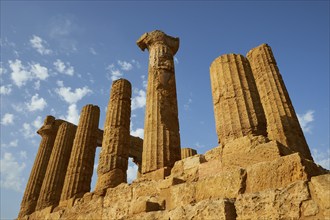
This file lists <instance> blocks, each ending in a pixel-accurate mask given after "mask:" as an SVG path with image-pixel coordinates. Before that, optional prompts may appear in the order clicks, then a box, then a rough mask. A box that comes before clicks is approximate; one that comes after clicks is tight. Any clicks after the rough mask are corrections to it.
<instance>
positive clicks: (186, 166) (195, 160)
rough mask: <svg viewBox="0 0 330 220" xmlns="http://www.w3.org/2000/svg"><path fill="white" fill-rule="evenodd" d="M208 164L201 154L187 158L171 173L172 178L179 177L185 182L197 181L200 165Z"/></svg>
mask: <svg viewBox="0 0 330 220" xmlns="http://www.w3.org/2000/svg"><path fill="white" fill-rule="evenodd" d="M204 162H206V160H205V158H204V156H203V155H201V154H197V155H194V156H192V157H187V158H185V159H182V160H180V161H177V162H176V163H175V164H174V166H173V168H172V171H171V177H177V178H179V179H182V180H184V181H197V180H198V170H199V164H201V163H204Z"/></svg>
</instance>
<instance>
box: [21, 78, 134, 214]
mask: <svg viewBox="0 0 330 220" xmlns="http://www.w3.org/2000/svg"><path fill="white" fill-rule="evenodd" d="M130 105H131V84H130V83H129V82H128V81H127V80H124V79H119V80H116V81H114V82H113V86H112V89H111V98H110V101H109V105H108V111H107V116H106V118H107V121H106V126H105V131H104V133H103V143H102V149H101V154H100V159H99V161H100V165H99V168H98V175H99V178H98V179H99V180H98V184H97V188H98V189H101V188H107V187H109V186H108V185H111V186H114V184H112V183H111V181H114V182H115V185H118V184H119V183H121V182H126V170H127V163H128V150H129V145H130V133H129V124H130V115H131V113H130ZM99 117H100V109H99V107H98V106H95V105H86V106H84V107H83V109H82V111H81V114H80V119H79V123H78V126H76V125H73V124H71V123H69V122H65V121H62V120H56V119H55V118H54V117H53V116H47V117H46V119H45V121H44V125H43V126H42V127H41V128H40V129H39V130H38V134H40V135H41V137H42V139H41V142H40V146H39V150H38V153H37V156H36V159H35V161H34V164H33V167H32V171H31V174H30V178H29V180H28V182H27V186H26V189H25V192H24V195H23V199H22V203H21V209H20V212H19V215H18V217H23V216H25V215H29V214H31V213H32V212H34V211H36V210H41V209H43V208H45V207H48V206H56V205H59V204H60V205H61V203H65V201H66V200H68V199H70V198H72V197H79V196H82V195H83V194H85V193H86V192H89V191H90V183H91V179H92V175H93V169H94V158H95V151H96V147H97V145H98V143H97V142H98V135H99V129H98V125H99ZM117 154H118V155H117ZM113 170H116V171H118V170H120V171H121V172H120V176H121V177H122V178H120V179H119V181H118V175H117V174H118V172H116V175H114V176H113V178H110V180H109V181H105V182H106V183H104V180H105V179H106V177H108V173H109V172H110V173H111V172H112V171H113Z"/></svg>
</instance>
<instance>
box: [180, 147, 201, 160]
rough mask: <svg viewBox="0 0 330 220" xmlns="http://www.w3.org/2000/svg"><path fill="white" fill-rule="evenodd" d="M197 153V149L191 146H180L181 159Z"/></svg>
mask: <svg viewBox="0 0 330 220" xmlns="http://www.w3.org/2000/svg"><path fill="white" fill-rule="evenodd" d="M196 154H197V151H196V150H195V149H192V148H181V159H185V158H187V157H191V156H194V155H196Z"/></svg>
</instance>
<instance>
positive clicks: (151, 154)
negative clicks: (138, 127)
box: [137, 30, 181, 175]
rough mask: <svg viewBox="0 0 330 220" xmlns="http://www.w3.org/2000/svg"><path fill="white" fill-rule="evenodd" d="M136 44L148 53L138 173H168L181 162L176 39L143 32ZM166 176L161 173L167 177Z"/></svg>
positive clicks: (157, 33) (161, 34) (159, 33)
mask: <svg viewBox="0 0 330 220" xmlns="http://www.w3.org/2000/svg"><path fill="white" fill-rule="evenodd" d="M137 45H138V46H139V47H140V48H141V49H142V50H145V49H146V48H147V49H148V51H149V70H148V72H149V73H148V74H149V75H148V87H147V103H146V113H145V122H144V126H145V127H144V141H143V154H142V173H143V174H146V173H149V172H152V171H155V170H158V169H164V170H169V169H170V168H171V167H173V165H174V163H175V161H177V160H180V159H181V150H180V133H179V119H178V106H177V94H176V83H175V73H174V62H173V56H174V55H175V54H176V52H177V50H178V48H179V38H174V37H171V36H168V35H166V34H165V33H163V32H161V31H158V30H156V31H153V32H150V33H145V34H144V35H142V36H141V37H140V39H139V40H138V41H137ZM168 174H169V173H167V174H165V175H168Z"/></svg>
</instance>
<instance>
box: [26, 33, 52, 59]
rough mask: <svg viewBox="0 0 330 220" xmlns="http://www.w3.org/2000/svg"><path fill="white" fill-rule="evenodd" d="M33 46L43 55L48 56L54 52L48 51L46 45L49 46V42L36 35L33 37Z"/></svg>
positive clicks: (31, 41) (31, 42) (31, 40)
mask: <svg viewBox="0 0 330 220" xmlns="http://www.w3.org/2000/svg"><path fill="white" fill-rule="evenodd" d="M30 44H31V46H32V47H33V48H34V49H36V50H37V51H38V53H40V54H41V55H47V54H51V53H52V50H50V49H47V48H46V47H45V45H44V44H47V42H46V41H45V40H43V39H41V37H38V36H36V35H33V37H32V38H31V39H30Z"/></svg>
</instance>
